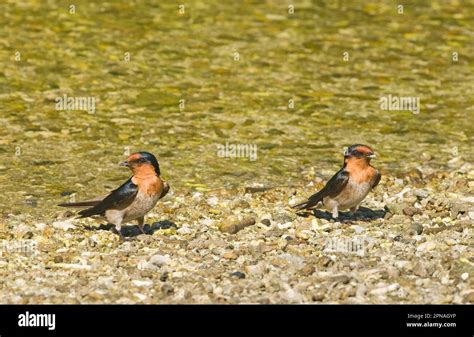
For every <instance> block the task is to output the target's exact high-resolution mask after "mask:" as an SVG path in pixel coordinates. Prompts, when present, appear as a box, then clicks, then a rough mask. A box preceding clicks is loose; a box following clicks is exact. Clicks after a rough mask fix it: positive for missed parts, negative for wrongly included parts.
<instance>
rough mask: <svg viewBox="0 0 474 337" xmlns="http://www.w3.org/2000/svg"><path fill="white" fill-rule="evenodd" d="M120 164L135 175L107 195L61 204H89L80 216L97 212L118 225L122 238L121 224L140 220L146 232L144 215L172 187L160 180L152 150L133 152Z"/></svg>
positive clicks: (67, 205)
mask: <svg viewBox="0 0 474 337" xmlns="http://www.w3.org/2000/svg"><path fill="white" fill-rule="evenodd" d="M120 166H126V167H129V168H130V170H131V171H132V173H133V176H132V177H131V178H130V179H128V180H127V181H126V182H125V183H124V184H123V185H122V186H120V187H119V188H117V189H116V190H114V191H112V192H111V193H110V194H109V195H107V196H106V197H105V198H103V199H99V200H91V201H82V202H73V203H63V204H59V205H58V206H61V207H90V208H87V209H85V210H82V211H80V212H79V213H78V214H79V215H80V218H86V217H91V216H96V215H97V216H101V217H104V218H105V219H106V220H107V221H108V222H109V223H111V224H114V225H115V228H116V230H117V232H118V233H119V235H120V238H121V239H122V240H123V239H124V237H123V235H122V232H121V227H122V224H123V223H125V222H129V221H132V220H137V221H138V227H139V228H140V231H141V232H142V233H144V231H143V226H144V223H145V214H146V213H148V212H149V211H151V210H152V209H153V207H155V205H156V202H157V201H158V200H159V199H161V198H163V197H164V196H165V195H166V194H167V193H168V191H169V189H170V187H169V185H168V183H167V182H165V181H164V180H162V179H161V177H160V166H159V164H158V161H157V160H156V158H155V156H154V155H152V154H151V153H149V152H137V153H134V154H132V155H130V157H128V159H127V160H126V161H125V162H123V163H121V164H120Z"/></svg>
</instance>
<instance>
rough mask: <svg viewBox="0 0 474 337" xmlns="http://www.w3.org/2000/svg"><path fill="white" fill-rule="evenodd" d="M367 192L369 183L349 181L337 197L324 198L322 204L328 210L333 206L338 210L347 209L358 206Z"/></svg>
mask: <svg viewBox="0 0 474 337" xmlns="http://www.w3.org/2000/svg"><path fill="white" fill-rule="evenodd" d="M369 192H370V183H369V182H367V183H363V184H360V183H354V182H353V181H350V180H349V182H348V183H347V185H346V187H345V188H344V190H343V191H342V192H341V193H340V194H339V195H338V196H336V197H334V198H330V197H326V198H324V200H323V203H324V206H325V207H326V208H327V209H328V210H332V209H333V208H334V206H337V208H338V209H339V210H342V209H348V208H352V207H355V206H357V205H359V204H360V203H361V202H362V200H364V198H365V197H366V196H367V194H368V193H369Z"/></svg>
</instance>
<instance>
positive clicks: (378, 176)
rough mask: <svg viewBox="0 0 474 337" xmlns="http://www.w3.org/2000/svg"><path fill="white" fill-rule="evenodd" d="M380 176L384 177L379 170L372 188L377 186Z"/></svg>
mask: <svg viewBox="0 0 474 337" xmlns="http://www.w3.org/2000/svg"><path fill="white" fill-rule="evenodd" d="M380 178H382V174H380V172H379V171H377V174H376V175H375V179H374V183H373V184H372V188H374V187H375V186H377V185H378V184H379V182H380Z"/></svg>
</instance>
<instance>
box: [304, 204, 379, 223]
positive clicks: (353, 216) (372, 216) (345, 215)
mask: <svg viewBox="0 0 474 337" xmlns="http://www.w3.org/2000/svg"><path fill="white" fill-rule="evenodd" d="M385 213H386V211H385V210H383V209H379V210H372V209H370V208H367V207H359V209H358V210H357V212H355V213H352V212H339V218H338V219H337V220H338V221H340V222H350V221H373V220H377V219H382V218H384V217H385ZM299 215H301V216H304V217H308V216H311V215H314V217H316V218H318V219H325V220H328V221H331V220H332V221H334V219H333V217H332V214H331V213H330V212H328V211H322V210H320V209H315V210H313V212H305V213H303V214H299Z"/></svg>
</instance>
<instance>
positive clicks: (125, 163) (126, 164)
mask: <svg viewBox="0 0 474 337" xmlns="http://www.w3.org/2000/svg"><path fill="white" fill-rule="evenodd" d="M119 166H125V167H130V165H129V164H128V161H124V162H122V163H120V164H119Z"/></svg>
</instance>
